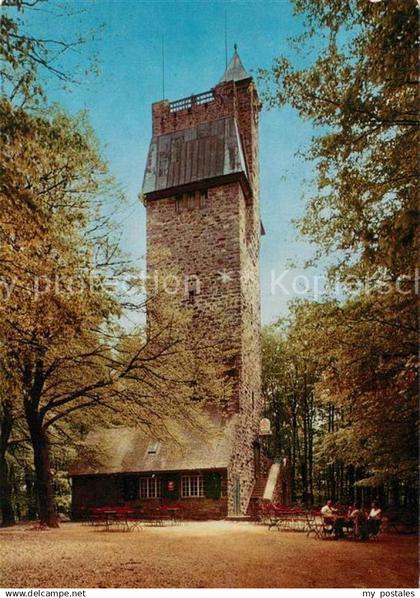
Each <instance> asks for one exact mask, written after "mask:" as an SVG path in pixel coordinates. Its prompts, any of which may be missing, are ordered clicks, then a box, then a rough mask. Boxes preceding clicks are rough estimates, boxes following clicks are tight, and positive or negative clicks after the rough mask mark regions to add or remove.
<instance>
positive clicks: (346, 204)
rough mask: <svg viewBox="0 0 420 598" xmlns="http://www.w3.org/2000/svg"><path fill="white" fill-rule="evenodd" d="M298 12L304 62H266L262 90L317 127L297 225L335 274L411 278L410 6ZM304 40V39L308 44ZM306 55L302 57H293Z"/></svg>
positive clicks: (319, 7) (316, 6) (413, 136)
mask: <svg viewBox="0 0 420 598" xmlns="http://www.w3.org/2000/svg"><path fill="white" fill-rule="evenodd" d="M294 4H295V9H296V13H297V14H300V15H302V16H303V17H304V18H305V25H306V33H305V34H304V35H303V36H301V37H300V38H299V40H296V41H299V43H300V46H301V47H302V54H303V51H304V49H306V46H305V44H307V46H308V49H309V48H310V47H312V48H313V44H314V43H315V44H318V45H316V46H315V47H316V48H317V49H319V55H318V57H317V58H316V59H315V60H314V62H313V64H309V66H307V67H306V66H305V67H304V68H301V67H297V66H293V65H292V64H291V62H290V60H289V59H287V58H285V57H282V58H279V59H277V60H276V62H275V64H274V66H273V69H272V71H271V72H264V73H263V75H264V78H265V80H266V81H267V82H268V88H267V89H266V94H265V97H266V99H267V101H268V102H269V103H270V104H271V105H272V106H276V105H279V104H280V105H281V104H284V103H290V104H291V105H292V106H293V107H295V108H296V110H297V111H298V113H299V115H300V116H301V117H302V118H303V119H306V120H309V121H310V122H312V123H313V125H314V127H317V128H319V129H320V134H318V135H317V136H315V138H314V141H313V143H312V146H311V150H310V152H309V153H308V156H309V159H311V160H314V161H315V163H316V168H317V181H316V184H317V188H318V191H319V192H318V193H316V194H314V195H313V196H312V197H311V198H310V199H309V202H308V209H307V213H306V215H305V217H304V218H303V220H302V222H301V224H300V229H301V231H302V232H303V233H304V234H305V235H308V236H309V237H310V238H311V239H312V240H313V241H314V242H315V243H317V244H318V245H319V246H320V248H321V249H322V250H323V251H325V252H327V253H329V254H331V255H334V257H335V258H336V261H337V259H338V264H337V265H338V266H339V268H340V269H341V271H342V272H343V273H344V274H348V273H349V270H350V272H353V273H354V274H355V275H357V276H360V277H362V278H363V277H365V276H366V274H368V273H372V272H376V271H378V270H381V269H384V270H385V271H386V276H387V277H388V278H389V279H390V280H392V281H395V280H396V279H397V278H398V277H399V276H403V277H406V280H407V282H410V283H411V285H413V283H414V270H413V268H414V263H415V261H414V252H413V251H412V250H413V247H414V243H415V223H416V213H417V200H416V176H417V172H416V147H417V143H416V141H418V124H419V121H418V111H417V83H418V81H417V76H416V60H417V47H416V43H417V6H416V2H415V1H414V0H408V1H406V0H391V1H390V2H380V3H372V2H364V0H351V1H350V2H344V3H343V2H340V1H339V0H333V1H332V2H328V3H325V2H324V1H323V0H311V1H310V2H303V1H301V0H296V1H295V2H294ZM311 44H312V46H311ZM307 61H308V59H307V58H305V57H304V56H302V57H301V59H300V64H302V62H303V63H306V62H307Z"/></svg>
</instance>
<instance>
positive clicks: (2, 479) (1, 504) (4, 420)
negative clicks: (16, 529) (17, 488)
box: [0, 401, 15, 527]
mask: <svg viewBox="0 0 420 598" xmlns="http://www.w3.org/2000/svg"><path fill="white" fill-rule="evenodd" d="M1 415H2V417H1V422H0V508H1V525H2V527H6V526H9V525H14V523H15V515H14V512H13V504H12V486H11V484H10V477H9V468H8V465H7V460H6V453H7V448H8V445H9V438H10V434H11V432H12V425H13V420H12V411H11V407H10V405H9V403H8V401H5V402H4V403H3V404H2V411H1Z"/></svg>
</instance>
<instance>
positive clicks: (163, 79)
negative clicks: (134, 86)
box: [162, 34, 165, 100]
mask: <svg viewBox="0 0 420 598" xmlns="http://www.w3.org/2000/svg"><path fill="white" fill-rule="evenodd" d="M164 99H165V36H164V35H163V34H162V100H164Z"/></svg>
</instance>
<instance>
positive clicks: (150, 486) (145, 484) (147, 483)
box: [140, 476, 162, 498]
mask: <svg viewBox="0 0 420 598" xmlns="http://www.w3.org/2000/svg"><path fill="white" fill-rule="evenodd" d="M161 496H162V482H161V479H160V478H159V477H157V476H149V477H145V478H140V498H161Z"/></svg>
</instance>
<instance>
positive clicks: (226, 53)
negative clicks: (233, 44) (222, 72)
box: [225, 8, 228, 69]
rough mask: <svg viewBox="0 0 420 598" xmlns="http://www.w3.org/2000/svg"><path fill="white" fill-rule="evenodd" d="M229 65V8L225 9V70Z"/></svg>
mask: <svg viewBox="0 0 420 598" xmlns="http://www.w3.org/2000/svg"><path fill="white" fill-rule="evenodd" d="M227 65H228V34H227V8H225V69H227Z"/></svg>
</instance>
